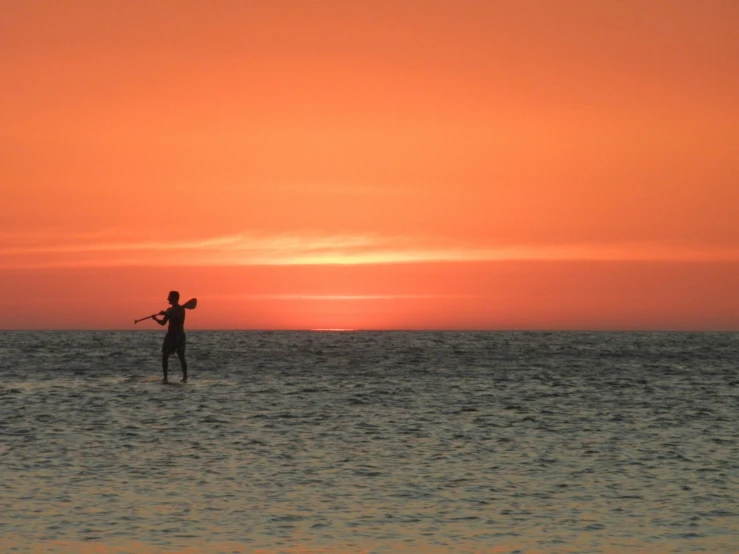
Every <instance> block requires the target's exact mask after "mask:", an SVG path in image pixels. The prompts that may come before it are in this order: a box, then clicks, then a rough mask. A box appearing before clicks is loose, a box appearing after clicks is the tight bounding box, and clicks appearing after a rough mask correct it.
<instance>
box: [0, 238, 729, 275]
mask: <svg viewBox="0 0 739 554" xmlns="http://www.w3.org/2000/svg"><path fill="white" fill-rule="evenodd" d="M0 239H1V240H2V242H3V243H5V245H6V246H4V247H0V267H2V268H5V269H37V268H46V269H48V268H75V267H78V268H93V267H126V266H150V267H166V266H289V265H371V264H408V263H431V262H494V261H501V262H503V261H526V260H531V261H534V260H539V261H653V262H658V261H694V262H700V261H704V262H708V261H714V262H715V261H739V249H736V248H725V247H721V246H715V245H707V246H697V245H678V244H660V243H656V242H644V243H602V244H601V243H591V244H550V245H547V244H542V245H536V244H528V245H505V246H485V245H470V244H444V245H440V244H439V242H438V241H437V242H435V241H433V240H432V239H428V238H418V237H376V236H370V235H310V234H306V235H298V234H293V235H273V236H266V235H261V236H260V235H247V234H236V235H226V236H217V237H210V238H205V239H199V240H179V241H157V240H155V241H136V240H131V241H121V242H117V241H112V240H101V237H100V236H99V235H98V236H89V237H87V238H85V237H83V236H81V235H70V236H67V237H59V236H56V237H54V238H52V237H46V238H45V237H43V236H40V235H36V236H30V237H29V236H26V237H24V236H9V235H4V236H0Z"/></svg>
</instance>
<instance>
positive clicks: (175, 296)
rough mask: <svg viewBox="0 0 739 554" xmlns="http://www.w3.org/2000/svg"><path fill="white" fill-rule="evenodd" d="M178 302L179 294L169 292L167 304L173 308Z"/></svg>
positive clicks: (174, 291)
mask: <svg viewBox="0 0 739 554" xmlns="http://www.w3.org/2000/svg"><path fill="white" fill-rule="evenodd" d="M179 301H180V293H179V292H177V291H176V290H173V291H170V292H169V296H168V297H167V302H169V303H170V304H172V305H173V306H174V305H175V304H177V302H179Z"/></svg>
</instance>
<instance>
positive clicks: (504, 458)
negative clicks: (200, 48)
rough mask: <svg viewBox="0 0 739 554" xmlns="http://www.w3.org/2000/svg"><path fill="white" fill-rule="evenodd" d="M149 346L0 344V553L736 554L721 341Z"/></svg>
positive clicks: (272, 339)
mask: <svg viewBox="0 0 739 554" xmlns="http://www.w3.org/2000/svg"><path fill="white" fill-rule="evenodd" d="M161 339H162V334H160V333H156V332H141V331H138V332H3V333H0V378H1V381H0V551H2V552H90V553H91V552H96V553H108V552H116V553H118V552H136V553H147V552H149V553H165V552H166V553H174V552H183V553H209V554H210V553H219V552H254V553H256V552H260V553H270V554H271V553H278V552H285V553H296V554H297V553H318V552H321V553H346V552H366V553H370V552H378V553H379V552H388V553H389V552H405V553H456V552H469V553H474V552H479V553H483V552H484V553H492V552H520V553H541V552H546V553H549V552H561V553H570V552H578V553H584V552H650V553H652V552H713V553H721V552H726V553H735V552H737V551H739V486H738V485H739V443H738V442H737V440H738V435H739V432H738V430H737V416H739V372H738V371H737V353H738V351H739V348H738V347H739V341H738V340H737V339H736V338H735V337H734V336H733V335H730V334H678V333H663V334H659V333H656V334H647V333H639V334H631V333H620V334H602V333H389V332H388V333H309V332H305V333H284V332H274V333H254V332H190V333H189V335H188V339H189V346H188V348H189V353H188V357H189V360H190V364H191V371H190V373H191V380H190V383H188V384H187V385H169V386H167V385H162V384H160V383H159V382H158V381H159V379H160V374H159V372H160V370H159V367H158V359H157V357H158V351H159V346H160V341H161ZM173 377H174V378H176V379H178V378H179V368H178V364H177V363H176V360H175V363H174V371H173Z"/></svg>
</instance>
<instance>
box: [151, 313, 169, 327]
mask: <svg viewBox="0 0 739 554" xmlns="http://www.w3.org/2000/svg"><path fill="white" fill-rule="evenodd" d="M157 315H161V316H164V317H162V319H157V316H156V315H155V316H153V317H152V319H153V320H154V321H156V322H157V323H158V324H159V325H166V324H167V322H168V321H169V310H167V311H166V312H164V311H162V312H159V313H158V314H157Z"/></svg>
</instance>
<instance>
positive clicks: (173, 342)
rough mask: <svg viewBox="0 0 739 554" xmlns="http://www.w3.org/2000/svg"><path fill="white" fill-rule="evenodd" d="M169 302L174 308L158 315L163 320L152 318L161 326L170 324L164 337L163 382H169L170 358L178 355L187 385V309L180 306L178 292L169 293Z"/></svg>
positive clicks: (183, 380) (183, 378) (184, 381)
mask: <svg viewBox="0 0 739 554" xmlns="http://www.w3.org/2000/svg"><path fill="white" fill-rule="evenodd" d="M167 302H169V303H170V304H171V305H172V307H171V308H167V309H166V310H164V311H161V312H159V313H158V314H157V315H160V316H163V317H162V319H157V316H156V315H154V316H152V319H154V321H156V322H157V323H158V324H159V325H166V324H167V323H169V327H168V328H167V334H166V335H165V336H164V343H163V344H162V370H163V371H164V379H163V380H162V382H164V383H167V382H168V381H167V369H168V367H169V357H170V355H172V354H175V353H177V357H178V358H179V359H180V366H182V382H183V383H187V361H185V307H184V306H180V293H179V292H177V291H176V290H173V291H171V292H170V293H169V296H168V297H167Z"/></svg>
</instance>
